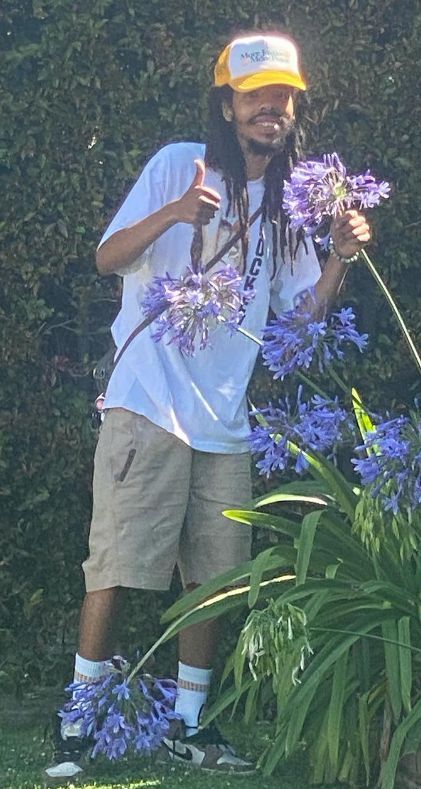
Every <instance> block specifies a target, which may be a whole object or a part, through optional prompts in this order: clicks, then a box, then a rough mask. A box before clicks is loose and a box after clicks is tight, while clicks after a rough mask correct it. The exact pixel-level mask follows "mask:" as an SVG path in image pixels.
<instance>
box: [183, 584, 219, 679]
mask: <svg viewBox="0 0 421 789" xmlns="http://www.w3.org/2000/svg"><path fill="white" fill-rule="evenodd" d="M196 586H198V584H190V585H189V586H188V587H187V588H186V591H187V592H191V591H192V589H195V588H196ZM218 632H219V624H218V621H217V620H216V619H210V620H208V621H207V622H199V623H198V624H196V625H191V626H190V627H186V628H185V629H184V630H182V631H181V632H180V634H179V636H178V651H179V658H180V660H181V662H182V663H186V664H187V665H188V666H195V667H196V668H212V664H213V659H214V656H215V651H216V644H217V640H218Z"/></svg>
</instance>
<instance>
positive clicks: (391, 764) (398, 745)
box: [379, 699, 421, 789]
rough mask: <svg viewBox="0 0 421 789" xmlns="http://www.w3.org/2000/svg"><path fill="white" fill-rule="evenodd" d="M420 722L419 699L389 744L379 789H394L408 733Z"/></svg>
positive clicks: (420, 704)
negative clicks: (397, 769)
mask: <svg viewBox="0 0 421 789" xmlns="http://www.w3.org/2000/svg"><path fill="white" fill-rule="evenodd" d="M420 720H421V699H418V701H417V703H416V704H414V706H413V708H412V710H411V712H410V713H409V714H408V715H407V716H406V718H405V719H404V720H403V721H402V723H400V724H399V726H397V728H396V729H395V731H394V733H393V737H392V741H391V743H390V749H389V755H388V757H387V759H386V761H385V763H384V765H383V769H382V773H381V776H380V780H379V785H380V787H381V789H395V778H396V768H397V766H398V762H399V758H400V755H401V751H402V746H403V744H404V742H405V737H406V736H407V734H408V732H410V730H411V729H412V728H413V726H416V724H417V723H418V721H420Z"/></svg>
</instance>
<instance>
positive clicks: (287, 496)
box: [254, 491, 331, 507]
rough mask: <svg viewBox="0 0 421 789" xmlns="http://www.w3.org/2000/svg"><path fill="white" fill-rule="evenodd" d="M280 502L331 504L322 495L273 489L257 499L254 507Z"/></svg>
mask: <svg viewBox="0 0 421 789" xmlns="http://www.w3.org/2000/svg"><path fill="white" fill-rule="evenodd" d="M278 502H282V503H284V504H313V505H315V506H317V507H327V506H328V505H329V504H331V499H329V498H328V497H326V498H324V497H322V496H310V495H305V494H302V493H301V494H299V493H283V492H280V491H275V492H274V493H272V494H270V495H267V496H264V497H263V498H262V499H260V500H259V501H256V502H254V505H255V507H266V506H267V505H268V504H276V503H278Z"/></svg>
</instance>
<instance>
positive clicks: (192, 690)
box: [175, 662, 212, 737]
mask: <svg viewBox="0 0 421 789" xmlns="http://www.w3.org/2000/svg"><path fill="white" fill-rule="evenodd" d="M211 676H212V669H211V668H196V667H195V666H187V665H186V664H185V663H181V662H179V663H178V679H177V699H176V702H175V711H176V712H178V714H179V715H181V717H182V718H183V720H184V723H185V725H186V735H187V736H188V737H191V736H192V735H193V734H196V733H197V731H198V726H199V715H200V710H201V709H202V707H203V705H204V704H205V703H206V699H207V697H208V692H209V685H210V680H211Z"/></svg>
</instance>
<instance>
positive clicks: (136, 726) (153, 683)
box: [60, 660, 179, 760]
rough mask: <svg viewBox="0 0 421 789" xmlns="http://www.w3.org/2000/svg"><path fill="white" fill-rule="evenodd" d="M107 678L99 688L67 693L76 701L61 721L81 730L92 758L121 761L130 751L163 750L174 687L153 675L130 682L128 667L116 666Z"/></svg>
mask: <svg viewBox="0 0 421 789" xmlns="http://www.w3.org/2000/svg"><path fill="white" fill-rule="evenodd" d="M107 669H108V673H107V674H106V675H105V676H103V677H101V678H100V679H99V680H97V681H96V682H92V683H86V682H81V683H72V684H71V685H69V687H68V688H66V690H68V691H70V692H71V694H72V698H71V699H70V701H68V702H67V703H66V704H65V706H64V708H63V710H62V711H61V713H60V714H61V717H62V719H63V722H64V724H66V723H71V724H78V725H79V730H80V733H81V736H82V737H89V738H90V740H91V742H92V745H93V748H92V757H93V758H95V756H98V755H99V754H103V755H105V756H107V757H108V759H111V760H114V759H120V758H121V757H122V756H124V755H125V754H126V753H127V752H128V751H135V752H137V753H145V752H150V751H152V750H154V749H156V748H158V747H159V745H160V743H161V742H162V738H163V737H164V736H165V735H166V733H167V732H168V728H169V723H170V721H171V720H173V719H175V718H178V717H179V716H178V715H177V714H176V713H175V712H174V703H175V698H176V693H177V686H176V683H175V682H174V681H172V680H167V679H155V678H154V677H152V676H150V675H142V676H134V677H132V678H131V679H130V680H129V672H130V666H129V664H128V663H127V662H126V661H124V660H118V661H117V662H116V661H115V660H114V661H112V662H110V663H109V664H108V666H107Z"/></svg>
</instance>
